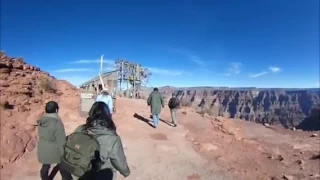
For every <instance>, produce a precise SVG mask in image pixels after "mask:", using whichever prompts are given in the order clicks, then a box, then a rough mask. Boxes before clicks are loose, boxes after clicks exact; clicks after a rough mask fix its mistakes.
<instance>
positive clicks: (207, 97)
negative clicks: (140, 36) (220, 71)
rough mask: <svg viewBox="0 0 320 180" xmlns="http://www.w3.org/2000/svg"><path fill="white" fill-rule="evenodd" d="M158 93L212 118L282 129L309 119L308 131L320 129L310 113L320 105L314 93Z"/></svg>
mask: <svg viewBox="0 0 320 180" xmlns="http://www.w3.org/2000/svg"><path fill="white" fill-rule="evenodd" d="M161 91H162V92H163V93H164V94H171V93H173V92H175V93H176V94H178V97H179V98H180V99H181V102H182V103H183V104H184V105H187V106H193V107H196V108H198V109H199V110H201V111H204V112H208V113H209V114H210V115H213V116H224V117H229V118H239V119H243V120H246V121H252V122H257V123H268V124H271V125H279V124H280V125H282V126H283V127H285V128H292V127H296V126H298V125H299V124H300V123H302V122H303V121H304V120H305V119H307V118H308V117H310V116H313V121H314V123H313V124H314V125H313V126H315V127H313V129H312V130H320V127H319V114H318V115H315V114H316V113H315V111H317V109H316V110H313V109H315V107H316V106H317V105H318V104H319V103H320V100H319V91H317V90H257V89H254V90H212V89H211V90H210V89H206V90H204V89H192V90H179V91H173V90H168V89H165V90H163V89H162V90H161ZM312 112H313V113H312ZM309 121H310V120H309ZM307 124H308V123H307ZM307 126H308V125H305V127H307ZM309 126H310V123H309ZM310 128H311V127H309V129H310ZM305 130H308V128H306V129H305Z"/></svg>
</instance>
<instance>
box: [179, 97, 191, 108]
mask: <svg viewBox="0 0 320 180" xmlns="http://www.w3.org/2000/svg"><path fill="white" fill-rule="evenodd" d="M180 105H181V107H191V106H192V102H190V101H188V100H187V99H181V101H180Z"/></svg>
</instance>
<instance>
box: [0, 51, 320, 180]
mask: <svg viewBox="0 0 320 180" xmlns="http://www.w3.org/2000/svg"><path fill="white" fill-rule="evenodd" d="M0 72H1V74H0V79H1V84H0V85H1V89H0V90H1V91H0V93H1V108H0V115H1V119H0V120H1V123H0V125H1V178H0V179H1V180H21V179H24V180H40V177H39V170H40V164H39V163H38V161H37V158H36V148H35V147H36V145H37V143H36V142H37V126H35V122H36V120H38V118H39V117H40V116H41V115H42V114H43V109H44V104H45V103H46V102H47V101H49V100H55V101H57V102H58V103H59V106H60V109H59V116H60V117H61V119H62V120H63V122H64V125H65V129H66V132H67V134H70V133H71V132H73V131H74V129H75V128H76V127H77V126H79V125H80V124H83V123H84V122H85V117H80V116H79V105H80V98H79V92H78V90H77V89H76V88H75V87H73V86H72V85H70V83H68V82H66V81H60V80H57V79H55V78H54V77H52V76H50V75H49V74H48V73H45V72H42V71H41V70H40V69H39V68H36V67H34V66H30V65H28V64H27V63H26V62H24V60H23V59H22V58H18V59H15V58H10V57H8V56H7V55H6V54H4V53H1V61H0ZM162 90H163V89H162ZM221 92H223V93H221ZM239 92H240V91H239ZM248 92H249V91H247V90H245V91H243V92H242V91H241V93H237V91H217V93H215V94H212V95H210V94H209V95H207V97H202V95H200V96H199V94H198V95H196V96H192V93H188V92H184V93H181V94H180V97H181V99H182V100H183V103H184V107H182V108H181V109H180V110H179V111H178V127H175V128H174V127H172V124H171V118H170V111H169V109H168V107H167V106H166V107H165V108H164V109H163V110H162V113H161V123H160V126H159V128H158V129H154V128H152V127H150V125H152V121H151V119H150V112H149V110H150V108H149V107H148V106H147V104H146V101H145V100H144V99H127V98H117V103H116V106H117V107H116V109H117V112H116V114H115V115H114V116H113V117H114V121H115V123H116V126H117V132H118V134H119V135H120V136H121V138H122V142H123V146H124V151H125V153H126V156H127V159H128V163H129V166H130V168H131V175H130V176H129V177H128V178H126V179H128V180H130V179H132V180H138V179H140V180H151V179H152V180H158V179H159V180H160V179H161V180H163V179H168V180H171V179H187V180H212V179H214V180H233V179H235V180H280V179H287V180H320V175H319V174H320V172H319V169H320V149H319V148H320V144H319V143H320V138H319V132H307V131H292V130H288V129H284V128H280V127H277V126H272V125H271V122H270V124H267V123H265V125H264V126H263V125H261V124H257V123H251V122H249V121H242V120H238V119H237V117H239V118H240V116H241V114H240V116H239V115H237V116H234V119H232V120H231V119H230V118H227V117H229V116H231V114H230V115H229V114H227V115H226V114H219V113H220V109H219V111H216V112H215V111H213V110H212V108H208V106H209V107H211V106H210V105H211V104H212V102H214V103H213V105H214V104H218V105H220V104H223V100H224V99H226V98H227V97H228V98H229V99H231V102H232V100H233V99H237V100H238V101H241V103H240V102H238V104H240V105H241V107H240V108H243V106H249V102H250V103H251V106H253V104H254V101H257V100H258V99H259V93H260V92H259V93H258V94H257V96H255V95H254V94H251V95H250V93H249V94H248ZM267 92H268V93H271V91H270V92H269V91H267ZM251 93H252V92H251ZM268 93H264V94H265V96H264V95H263V96H260V98H262V99H269V101H271V99H272V100H273V99H277V98H278V99H277V100H274V101H271V103H274V102H275V101H279V102H280V99H281V98H280V96H281V97H282V96H286V97H289V95H290V97H293V96H294V95H292V94H289V93H288V94H286V93H283V94H280V93H278V92H277V97H274V96H275V95H274V96H272V98H271V95H270V94H269V95H267V94H268ZM164 94H165V95H168V96H169V95H170V92H164ZM295 94H298V95H295V96H296V97H298V98H299V97H308V98H307V102H308V103H306V104H309V101H308V100H310V101H314V100H316V99H317V97H318V96H313V95H312V94H309V93H307V94H303V92H302V93H300V94H299V93H297V92H296V93H295ZM146 95H147V94H146ZM253 96H255V98H257V99H256V100H255V98H252V97H253ZM192 97H194V98H193V100H191V99H192ZM236 97H237V98H236ZM189 98H191V99H189ZM209 98H211V100H210V99H209ZM250 98H251V100H249V99H250ZM201 99H204V100H207V101H208V100H210V101H211V104H210V103H209V102H210V101H208V102H204V103H202V104H201ZM220 101H222V102H220ZM217 102H219V103H217ZM226 102H228V103H229V104H230V103H231V102H229V101H226ZM259 102H265V101H264V100H260V101H259ZM281 102H282V101H281ZM290 102H291V103H289V100H287V101H285V103H280V105H279V106H280V107H281V104H284V105H285V107H287V106H288V107H289V105H288V104H291V105H292V102H298V104H299V106H301V105H303V103H302V102H300V101H299V100H297V99H295V101H293V100H292V99H290ZM242 103H244V105H242ZM199 104H201V105H200V107H199ZM255 105H256V104H255ZM188 106H190V107H188ZM191 106H194V107H195V108H193V107H191ZM229 106H230V105H229ZM257 106H258V105H257ZM270 106H272V105H270ZM219 107H220V106H219ZM225 107H227V105H225ZM253 107H255V106H253ZM290 107H291V106H290ZM296 107H298V106H296ZM308 107H309V105H308ZM205 108H208V110H206V112H204V113H199V111H201V110H204V109H205ZM250 108H251V107H250ZM269 108H270V107H269ZM309 108H310V107H309ZM229 109H230V108H229ZM253 109H254V108H253ZM225 111H226V110H225V109H224V110H221V112H225ZM239 111H240V112H242V110H239ZM296 111H298V110H297V109H296V110H292V111H289V112H290V113H292V112H296ZM300 111H302V112H303V113H304V109H303V108H301V107H300ZM285 112H287V111H285ZM228 113H230V112H228ZM217 115H220V117H216V116H217ZM244 115H246V114H244ZM221 116H224V117H221ZM305 116H307V115H306V114H304V117H305ZM318 116H319V109H317V108H314V110H312V111H311V112H310V116H309V117H308V118H306V120H304V121H302V122H303V123H300V124H299V125H298V126H297V127H299V126H300V128H301V129H303V128H309V127H310V126H312V127H316V124H313V125H312V123H317V122H318V121H316V120H319V118H318ZM317 118H318V119H317ZM279 121H280V120H279ZM266 122H269V121H266ZM274 124H276V123H274ZM289 124H290V123H289ZM288 126H289V125H288ZM52 176H55V177H54V179H61V178H60V177H59V173H58V174H55V173H52ZM117 179H120V180H121V179H124V178H123V177H122V176H120V175H119V176H117Z"/></svg>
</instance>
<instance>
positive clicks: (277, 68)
mask: <svg viewBox="0 0 320 180" xmlns="http://www.w3.org/2000/svg"><path fill="white" fill-rule="evenodd" d="M281 71H282V69H281V68H279V67H275V66H270V67H268V70H267V71H262V72H260V73H256V74H250V75H249V77H251V78H256V77H260V76H263V75H267V74H271V73H272V74H276V73H279V72H281Z"/></svg>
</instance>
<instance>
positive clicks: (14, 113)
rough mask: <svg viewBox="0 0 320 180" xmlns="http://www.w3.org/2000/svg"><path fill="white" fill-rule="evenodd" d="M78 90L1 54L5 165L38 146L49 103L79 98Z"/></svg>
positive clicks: (20, 59) (1, 110) (0, 86)
mask: <svg viewBox="0 0 320 180" xmlns="http://www.w3.org/2000/svg"><path fill="white" fill-rule="evenodd" d="M76 93H77V90H76V88H75V87H73V86H72V85H71V84H69V83H68V82H66V81H59V80H57V79H55V78H54V77H52V76H50V75H49V73H47V72H42V71H41V70H40V68H38V67H35V66H31V65H29V64H27V63H26V62H25V61H24V59H23V58H11V57H8V56H7V55H6V54H5V53H4V52H1V53H0V97H1V99H0V115H1V121H0V125H1V165H2V166H4V165H5V164H7V163H9V162H14V161H16V160H17V159H19V158H20V157H21V156H22V155H23V154H24V153H25V152H26V151H32V150H33V149H34V148H35V145H36V134H37V132H36V126H35V124H36V121H37V120H38V119H39V117H40V116H41V115H42V113H43V109H44V104H45V103H46V102H47V101H49V100H56V101H58V99H59V98H61V97H62V98H67V97H70V96H75V95H76Z"/></svg>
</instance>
